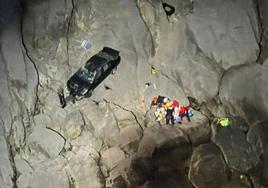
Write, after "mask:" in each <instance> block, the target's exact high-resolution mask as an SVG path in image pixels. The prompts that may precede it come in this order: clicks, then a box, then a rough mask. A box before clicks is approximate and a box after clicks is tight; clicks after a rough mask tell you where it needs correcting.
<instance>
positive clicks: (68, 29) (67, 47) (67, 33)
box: [66, 0, 75, 68]
mask: <svg viewBox="0 0 268 188" xmlns="http://www.w3.org/2000/svg"><path fill="white" fill-rule="evenodd" d="M71 1H72V10H71V15H70V17H69V20H68V23H67V24H68V25H67V31H66V42H67V45H66V52H67V63H68V67H69V68H70V62H69V61H70V57H69V34H70V25H71V21H72V19H73V14H74V10H75V3H74V0H71Z"/></svg>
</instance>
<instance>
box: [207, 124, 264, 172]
mask: <svg viewBox="0 0 268 188" xmlns="http://www.w3.org/2000/svg"><path fill="white" fill-rule="evenodd" d="M212 141H213V142H214V143H215V144H216V145H217V146H218V147H219V148H220V150H221V151H222V153H223V155H224V158H225V160H226V162H227V164H228V166H229V167H230V168H231V169H233V170H236V171H238V172H240V173H249V172H252V170H255V169H256V168H257V167H258V165H259V164H260V159H259V157H258V156H257V154H256V152H255V151H254V150H253V148H252V146H251V145H250V144H249V143H248V142H247V140H246V135H245V133H244V132H243V131H242V130H241V129H240V128H239V126H238V125H237V124H235V121H231V124H230V125H229V126H228V127H221V126H220V125H218V124H213V125H212Z"/></svg>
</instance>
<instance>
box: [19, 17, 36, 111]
mask: <svg viewBox="0 0 268 188" xmlns="http://www.w3.org/2000/svg"><path fill="white" fill-rule="evenodd" d="M20 36H21V43H22V46H23V48H24V50H25V52H24V53H25V55H26V56H27V58H28V59H29V60H30V61H31V63H32V64H33V66H34V69H35V71H36V74H37V85H36V88H35V97H36V101H35V104H34V111H33V116H35V115H37V114H38V113H39V109H38V102H39V97H38V89H39V85H40V76H39V72H38V69H37V66H36V63H35V61H34V60H33V59H32V58H31V56H30V55H29V52H28V49H27V46H26V44H25V40H24V35H23V16H21V18H20Z"/></svg>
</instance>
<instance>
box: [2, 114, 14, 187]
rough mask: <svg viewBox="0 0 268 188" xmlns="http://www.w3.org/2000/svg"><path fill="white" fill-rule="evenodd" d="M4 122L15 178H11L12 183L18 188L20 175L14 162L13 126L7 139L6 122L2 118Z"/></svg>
mask: <svg viewBox="0 0 268 188" xmlns="http://www.w3.org/2000/svg"><path fill="white" fill-rule="evenodd" d="M1 120H2V123H3V130H4V137H5V140H6V141H7V142H6V143H7V148H8V150H9V161H10V165H11V167H12V169H13V173H14V174H13V177H12V178H11V180H12V182H13V188H17V187H18V186H17V179H18V173H17V168H16V165H15V160H14V157H15V156H14V154H15V151H14V150H13V145H12V143H14V137H13V131H12V130H13V129H12V125H13V123H12V125H11V128H10V133H9V135H8V136H7V137H6V136H5V135H6V130H5V126H4V121H3V119H2V118H1Z"/></svg>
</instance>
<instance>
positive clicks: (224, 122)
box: [217, 118, 230, 127]
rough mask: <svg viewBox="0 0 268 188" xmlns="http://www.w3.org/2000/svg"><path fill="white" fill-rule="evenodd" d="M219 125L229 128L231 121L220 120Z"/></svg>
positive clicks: (226, 119)
mask: <svg viewBox="0 0 268 188" xmlns="http://www.w3.org/2000/svg"><path fill="white" fill-rule="evenodd" d="M217 124H218V125H220V126H222V127H228V126H229V125H230V121H229V119H228V118H219V119H218V121H217Z"/></svg>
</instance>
